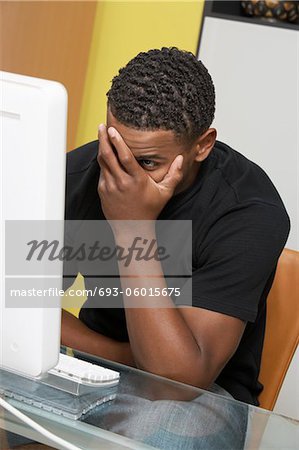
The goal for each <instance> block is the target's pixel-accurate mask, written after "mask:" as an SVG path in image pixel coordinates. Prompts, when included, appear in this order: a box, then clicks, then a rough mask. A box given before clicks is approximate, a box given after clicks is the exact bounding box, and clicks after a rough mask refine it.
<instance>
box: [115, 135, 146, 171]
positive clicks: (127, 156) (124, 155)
mask: <svg viewBox="0 0 299 450" xmlns="http://www.w3.org/2000/svg"><path fill="white" fill-rule="evenodd" d="M108 134H109V137H110V140H111V142H112V143H113V145H114V147H115V149H116V151H117V155H118V159H119V161H120V163H121V165H122V166H123V168H124V169H125V171H126V172H127V173H128V174H129V175H135V176H136V175H137V174H138V172H139V171H141V170H142V169H141V167H140V166H139V164H138V162H137V161H136V159H135V157H134V155H133V153H132V152H131V150H130V149H129V147H128V146H127V144H126V143H125V141H124V140H123V138H122V137H121V135H120V134H119V132H118V131H117V130H116V129H115V128H113V127H110V128H108Z"/></svg>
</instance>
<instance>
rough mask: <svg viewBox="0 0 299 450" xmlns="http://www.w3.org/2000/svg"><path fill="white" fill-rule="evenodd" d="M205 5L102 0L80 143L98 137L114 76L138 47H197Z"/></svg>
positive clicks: (86, 91)
mask: <svg viewBox="0 0 299 450" xmlns="http://www.w3.org/2000/svg"><path fill="white" fill-rule="evenodd" d="M202 11H203V1H202V0H196V1H191V2H190V1H176V2H171V1H164V2H159V1H151V2H146V1H139V2H138V1H122V2H112V1H101V2H98V5H97V11H96V17H95V22H94V30H93V37H92V45H91V50H90V57H89V64H88V69H87V75H86V81H85V89H84V94H83V101H82V107H81V114H80V119H79V127H78V133H77V139H76V145H77V146H79V145H82V144H84V143H86V142H88V141H91V140H94V139H96V138H97V126H98V124H99V123H101V122H105V117H106V92H107V91H108V90H109V86H110V82H111V80H112V78H113V76H114V75H116V74H117V73H118V69H119V68H120V67H122V66H124V65H125V64H126V63H127V62H128V61H129V60H130V59H131V58H132V57H134V56H135V55H136V54H137V53H139V52H140V51H146V50H149V49H150V48H160V47H162V46H176V47H179V48H182V49H185V50H189V51H192V52H194V53H195V51H196V47H197V41H198V35H199V29H200V23H201V17H202Z"/></svg>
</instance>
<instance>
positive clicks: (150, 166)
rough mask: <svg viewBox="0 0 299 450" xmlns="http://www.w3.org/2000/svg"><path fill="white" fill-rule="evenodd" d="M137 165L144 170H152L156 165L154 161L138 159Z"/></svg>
mask: <svg viewBox="0 0 299 450" xmlns="http://www.w3.org/2000/svg"><path fill="white" fill-rule="evenodd" d="M138 163H139V164H140V165H141V166H142V167H144V169H154V168H155V167H156V165H157V163H155V162H154V161H152V160H151V159H139V160H138Z"/></svg>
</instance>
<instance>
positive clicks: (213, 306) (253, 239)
mask: <svg viewBox="0 0 299 450" xmlns="http://www.w3.org/2000/svg"><path fill="white" fill-rule="evenodd" d="M97 152H98V141H94V142H91V143H89V144H86V145H84V146H82V147H80V148H79V149H77V150H74V151H72V152H70V153H69V154H68V160H67V189H66V219H68V220H105V217H104V215H103V212H102V209H101V203H100V200H99V196H98V193H97V184H98V179H99V165H98V163H97V159H96V157H97ZM166 219H167V220H192V247H193V248H192V253H193V254H192V267H193V269H192V303H193V306H194V307H200V308H205V309H208V310H212V311H217V312H219V313H223V314H226V315H229V316H233V317H237V318H239V319H241V320H243V321H245V322H246V328H245V331H244V334H243V336H242V339H241V342H240V344H239V347H238V349H237V350H236V352H235V354H234V355H233V356H232V358H231V359H230V361H229V362H228V363H227V365H226V366H225V367H224V369H223V370H222V372H221V373H220V375H219V377H218V378H217V380H216V382H217V383H218V384H219V385H220V386H222V387H223V388H224V389H226V390H227V391H228V392H230V393H231V395H232V396H233V397H235V398H236V399H238V400H241V401H244V402H246V403H251V404H255V405H258V400H257V398H258V395H259V393H260V392H261V390H262V385H261V384H260V383H259V381H258V375H259V368H260V360H261V353H262V347H263V339H264V330H265V320H266V298H267V295H268V293H269V290H270V288H271V285H272V282H273V278H274V274H275V269H276V264H277V260H278V257H279V255H280V253H281V251H282V249H283V247H284V245H285V242H286V240H287V236H288V233H289V218H288V215H287V213H286V210H285V208H284V205H283V203H282V201H281V199H280V197H279V195H278V193H277V191H276V189H275V187H274V186H273V184H272V182H271V181H270V180H269V178H268V176H267V175H266V174H265V172H264V171H263V170H262V169H261V168H260V167H258V166H257V165H256V164H254V163H253V162H251V161H249V160H248V159H247V158H245V157H244V156H242V155H241V154H240V153H238V152H236V151H235V150H233V149H231V148H230V147H229V146H227V145H225V144H223V143H221V142H218V141H217V142H216V144H215V146H214V148H213V150H212V152H211V154H210V155H209V157H208V158H207V159H206V160H205V161H204V162H203V163H202V165H201V167H200V170H199V173H198V176H197V178H196V180H195V182H194V183H193V185H192V186H191V187H189V188H188V189H187V190H185V191H184V192H181V193H179V194H177V195H175V196H173V197H172V198H171V199H170V201H169V202H168V203H167V205H166V206H165V208H164V209H163V211H162V212H161V214H160V216H159V218H158V220H166ZM78 271H80V268H78ZM71 281H72V280H71V279H69V278H68V279H66V283H65V288H66V287H68V286H69V285H70V283H71ZM95 283H96V280H94V279H93V278H87V279H86V280H85V286H86V289H90V288H92V287H93V286H94V284H95ZM90 301H91V299H87V305H88V302H90ZM79 317H80V319H81V320H82V321H83V322H84V323H85V324H86V325H87V326H88V327H90V328H91V329H93V330H95V331H97V332H99V333H102V334H104V335H106V336H109V337H111V338H113V339H116V340H118V341H128V332H127V328H126V320H125V314H124V309H122V308H110V309H108V308H103V309H95V308H90V307H88V308H82V309H81V311H80V316H79ZM154 348H155V343H154V336H153V351H154Z"/></svg>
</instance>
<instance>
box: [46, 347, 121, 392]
mask: <svg viewBox="0 0 299 450" xmlns="http://www.w3.org/2000/svg"><path fill="white" fill-rule="evenodd" d="M48 373H50V374H52V375H56V376H59V377H61V378H65V379H67V380H71V381H75V382H77V383H80V384H84V385H85V386H95V387H107V386H115V385H116V384H117V383H118V382H119V375H120V374H119V372H116V371H115V370H111V369H106V368H105V367H101V366H97V365H96V364H92V363H90V362H86V361H82V360H81V359H77V358H73V357H72V356H68V355H64V354H62V353H60V356H59V362H58V364H57V366H55V367H54V368H53V369H51V370H49V372H48Z"/></svg>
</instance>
